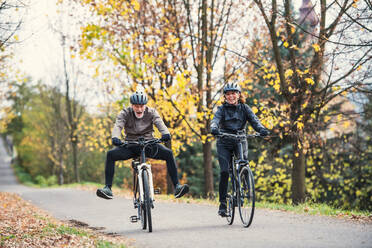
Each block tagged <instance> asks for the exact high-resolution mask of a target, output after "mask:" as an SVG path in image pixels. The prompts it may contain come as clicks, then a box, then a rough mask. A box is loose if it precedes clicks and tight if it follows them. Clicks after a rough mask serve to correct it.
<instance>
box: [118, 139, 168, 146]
mask: <svg viewBox="0 0 372 248" xmlns="http://www.w3.org/2000/svg"><path fill="white" fill-rule="evenodd" d="M161 142H162V140H161V139H150V140H126V141H124V142H123V144H122V145H120V146H126V145H140V146H143V147H145V146H148V145H152V144H157V143H161Z"/></svg>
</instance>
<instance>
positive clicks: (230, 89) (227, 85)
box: [223, 83, 241, 94]
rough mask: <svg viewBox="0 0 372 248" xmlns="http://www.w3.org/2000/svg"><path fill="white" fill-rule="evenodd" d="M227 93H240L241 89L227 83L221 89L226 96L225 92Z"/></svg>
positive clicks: (236, 85) (234, 84)
mask: <svg viewBox="0 0 372 248" xmlns="http://www.w3.org/2000/svg"><path fill="white" fill-rule="evenodd" d="M228 91H238V92H241V89H240V87H239V85H238V84H236V83H228V84H226V85H225V87H224V88H223V93H224V94H226V92H228Z"/></svg>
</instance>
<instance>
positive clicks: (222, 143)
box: [211, 83, 269, 217]
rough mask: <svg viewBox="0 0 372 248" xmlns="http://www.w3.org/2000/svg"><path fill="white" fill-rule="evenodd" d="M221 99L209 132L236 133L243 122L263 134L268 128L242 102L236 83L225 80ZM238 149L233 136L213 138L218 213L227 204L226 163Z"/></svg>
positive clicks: (245, 145) (223, 213)
mask: <svg viewBox="0 0 372 248" xmlns="http://www.w3.org/2000/svg"><path fill="white" fill-rule="evenodd" d="M223 93H224V98H225V101H224V103H223V104H222V105H221V106H219V107H218V109H217V111H216V113H215V114H214V117H213V120H212V123H211V133H212V134H213V135H215V136H216V135H219V134H220V130H221V131H222V132H224V133H231V134H238V133H240V132H245V128H246V126H247V122H249V123H250V124H251V125H252V127H253V128H254V130H256V131H257V132H259V133H260V135H261V136H266V135H268V134H269V131H268V130H267V129H266V128H265V127H264V126H263V125H262V124H261V123H260V121H259V120H258V118H257V116H256V115H255V114H254V113H253V111H252V110H251V109H250V108H249V106H248V105H247V104H245V100H244V97H243V95H242V94H241V90H240V87H239V85H238V84H235V83H228V84H226V86H225V87H224V89H223ZM243 149H244V150H243V155H244V158H245V159H247V152H248V150H247V142H246V141H245V142H244V144H243ZM237 152H238V142H237V141H236V140H235V139H231V138H228V137H224V138H218V139H217V154H218V162H219V164H220V183H219V196H220V206H219V210H218V214H219V215H221V216H222V217H225V216H226V213H227V209H226V208H227V205H226V195H227V186H228V185H227V184H228V181H229V163H231V158H232V156H233V153H237Z"/></svg>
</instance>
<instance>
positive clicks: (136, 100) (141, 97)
mask: <svg viewBox="0 0 372 248" xmlns="http://www.w3.org/2000/svg"><path fill="white" fill-rule="evenodd" d="M147 101H148V99H147V96H146V94H145V93H143V92H135V93H134V94H133V95H131V96H130V103H131V104H140V105H145V104H146V103H147Z"/></svg>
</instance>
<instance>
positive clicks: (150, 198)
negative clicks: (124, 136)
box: [122, 138, 162, 232]
mask: <svg viewBox="0 0 372 248" xmlns="http://www.w3.org/2000/svg"><path fill="white" fill-rule="evenodd" d="M161 142H162V141H161V140H160V139H151V140H145V139H144V138H139V139H138V141H125V142H124V143H123V145H122V146H126V145H138V146H139V147H140V149H141V153H140V156H139V157H137V158H134V159H133V160H132V168H133V205H134V208H135V209H137V215H133V216H130V221H131V222H132V223H135V222H137V221H138V220H141V226H142V229H143V230H145V229H146V228H148V231H149V232H152V218H151V209H153V208H154V194H159V193H160V191H159V190H158V189H157V190H154V186H153V181H152V172H151V164H149V163H146V155H145V149H146V147H147V146H149V145H152V144H157V143H161Z"/></svg>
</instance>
